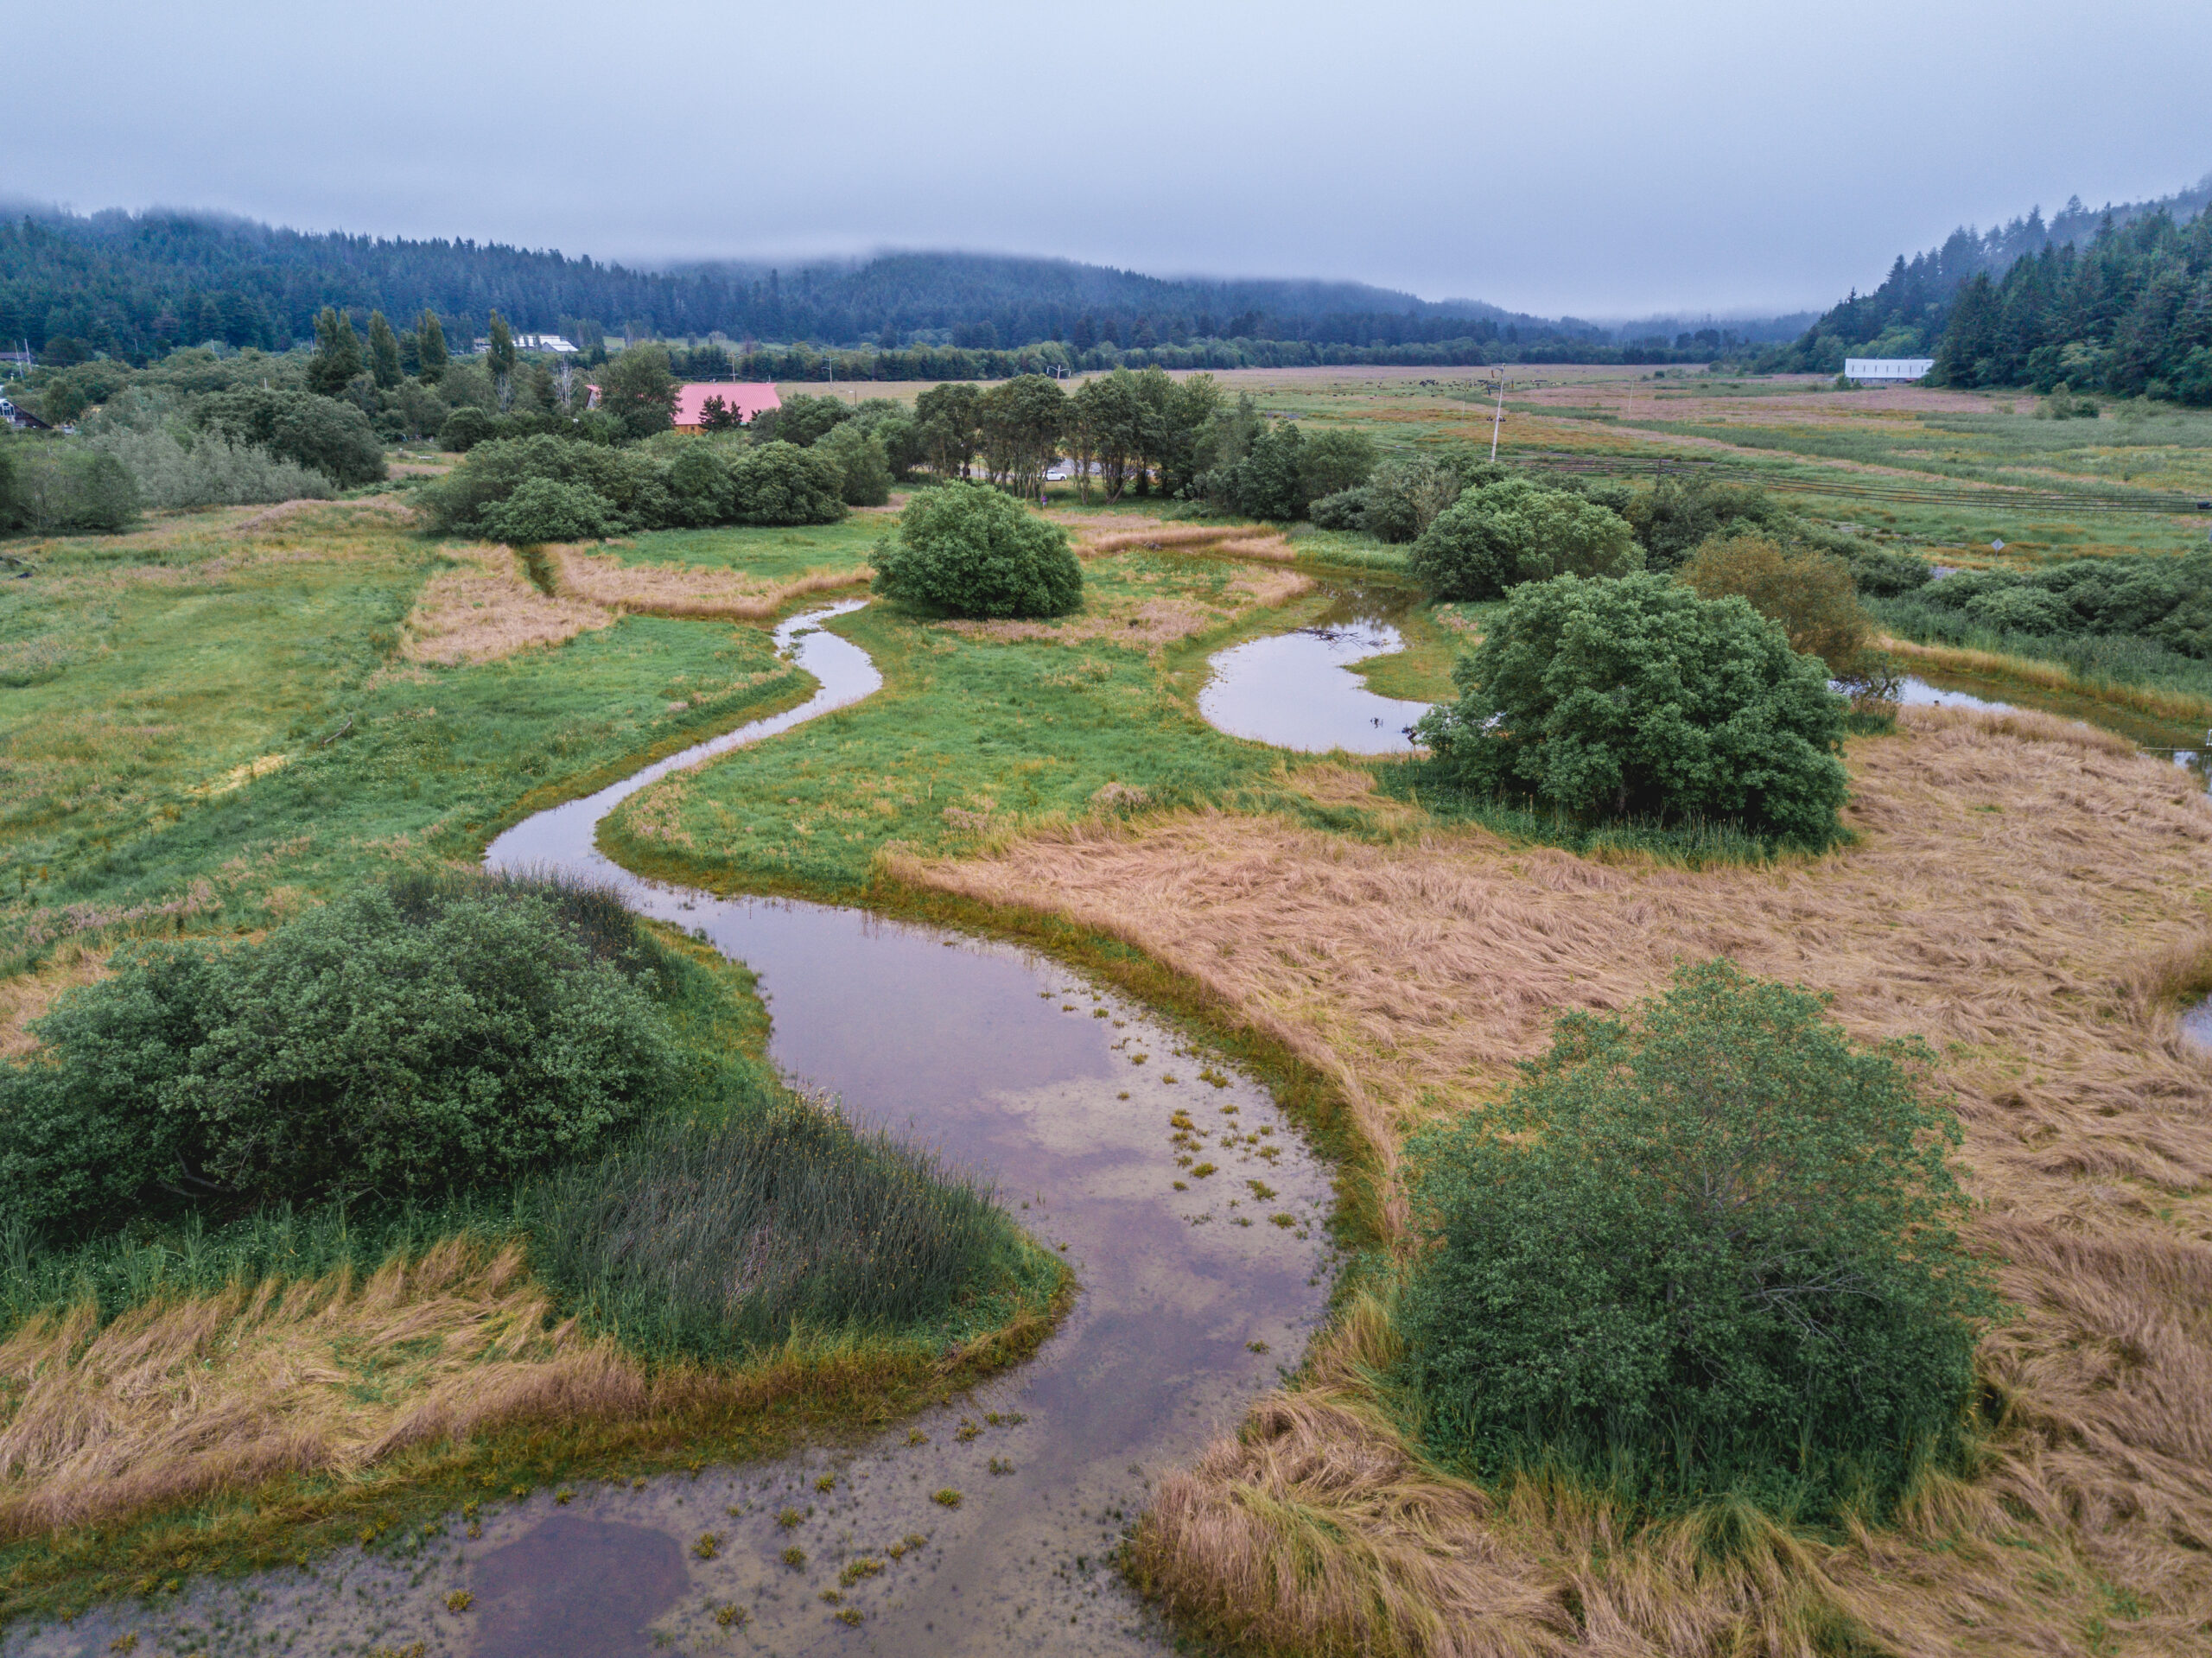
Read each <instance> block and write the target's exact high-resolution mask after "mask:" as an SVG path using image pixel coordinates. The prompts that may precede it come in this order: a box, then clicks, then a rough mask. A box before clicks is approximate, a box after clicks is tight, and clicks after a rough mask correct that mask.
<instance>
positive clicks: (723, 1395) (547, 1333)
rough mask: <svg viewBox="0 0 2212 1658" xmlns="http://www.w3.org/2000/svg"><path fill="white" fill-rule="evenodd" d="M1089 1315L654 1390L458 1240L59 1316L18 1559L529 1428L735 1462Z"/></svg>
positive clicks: (951, 1380) (1023, 1316) (4, 1490)
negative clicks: (698, 1443) (734, 1457)
mask: <svg viewBox="0 0 2212 1658" xmlns="http://www.w3.org/2000/svg"><path fill="white" fill-rule="evenodd" d="M1068 1298H1069V1292H1068V1289H1067V1287H1066V1286H1065V1285H1064V1286H1063V1287H1062V1289H1061V1291H1060V1292H1059V1293H1058V1295H1057V1296H1056V1297H1055V1299H1053V1301H1052V1304H1051V1305H1049V1306H1043V1307H1033V1308H1028V1309H1025V1310H1023V1311H1021V1312H1018V1313H1017V1314H1015V1315H1014V1317H1013V1318H1010V1319H1009V1320H1008V1321H1007V1323H1006V1324H1003V1325H1001V1327H999V1328H998V1329H996V1330H993V1331H986V1332H984V1333H983V1334H982V1335H980V1336H977V1337H975V1338H973V1339H971V1340H969V1341H968V1342H967V1343H965V1344H956V1345H953V1346H950V1347H944V1348H939V1347H938V1346H935V1345H931V1346H929V1347H927V1349H926V1350H925V1348H924V1347H923V1346H922V1345H919V1344H913V1343H906V1344H897V1343H882V1342H875V1343H871V1342H868V1341H864V1340H852V1339H845V1338H839V1339H835V1340H829V1341H822V1340H807V1339H798V1338H795V1339H794V1340H793V1341H792V1342H791V1343H790V1344H786V1345H785V1346H784V1347H783V1348H780V1349H778V1350H773V1351H770V1352H767V1353H765V1354H764V1355H762V1356H760V1358H759V1359H757V1360H755V1361H753V1362H751V1363H746V1364H743V1365H741V1366H736V1367H731V1368H721V1367H708V1366H704V1365H700V1364H696V1363H664V1364H660V1365H657V1366H655V1367H653V1368H652V1369H650V1370H649V1369H646V1368H645V1366H643V1365H641V1364H640V1363H638V1362H637V1361H635V1360H634V1359H632V1358H631V1357H629V1356H627V1355H626V1354H624V1353H623V1352H622V1351H621V1350H620V1348H619V1347H618V1346H617V1344H615V1342H614V1340H613V1337H608V1336H603V1335H601V1336H593V1335H588V1334H587V1333H585V1332H584V1331H582V1329H581V1328H580V1327H579V1326H578V1324H576V1323H575V1321H574V1320H573V1319H563V1318H556V1312H555V1309H554V1307H553V1305H552V1302H551V1300H550V1298H549V1297H548V1296H547V1294H546V1293H545V1291H544V1289H543V1287H542V1286H540V1285H539V1284H538V1283H537V1281H536V1280H533V1279H531V1277H530V1275H529V1273H528V1271H527V1267H526V1263H525V1261H524V1256H523V1253H522V1250H521V1248H519V1246H518V1245H516V1244H512V1243H509V1244H505V1245H493V1244H488V1243H486V1242H481V1241H477V1240H471V1239H467V1238H451V1239H448V1240H446V1241H445V1242H442V1243H440V1244H437V1245H436V1246H435V1247H434V1248H431V1249H430V1250H429V1251H428V1252H427V1253H425V1254H423V1255H420V1256H417V1257H415V1258H413V1259H411V1260H394V1261H390V1262H387V1263H386V1264H385V1266H384V1267H380V1268H379V1269H378V1271H376V1272H375V1273H373V1274H370V1275H369V1276H367V1277H366V1278H365V1279H362V1278H359V1277H357V1276H356V1275H355V1274H353V1272H351V1270H350V1269H348V1270H341V1271H339V1272H336V1273H334V1274H328V1275H327V1276H325V1277H321V1278H316V1279H304V1280H289V1281H287V1280H268V1281H266V1282H264V1283H262V1284H260V1285H258V1286H244V1285H234V1286H232V1287H230V1288H228V1289H226V1290H225V1291H223V1292H221V1293H218V1294H214V1295H208V1296H200V1297H195V1298H192V1299H184V1300H171V1301H168V1302H156V1303H153V1304H149V1305H145V1306H142V1307H139V1308H137V1309H135V1310H133V1311H132V1312H128V1313H125V1314H124V1315H123V1316H122V1317H121V1318H118V1319H116V1320H115V1321H114V1322H113V1323H111V1324H109V1325H107V1326H106V1327H105V1329H98V1328H96V1327H95V1324H94V1320H93V1318H92V1313H91V1312H90V1310H89V1309H86V1308H80V1309H77V1310H75V1311H73V1312H67V1313H63V1314H55V1315H50V1316H46V1317H41V1318H36V1319H34V1320H32V1321H31V1322H30V1323H29V1324H24V1325H22V1326H21V1327H19V1328H18V1329H17V1330H16V1331H14V1332H13V1333H12V1334H11V1335H10V1336H9V1337H8V1338H7V1339H6V1340H5V1341H0V1544H4V1543H7V1542H10V1541H13V1540H19V1539H23V1538H27V1537H34V1536H38V1535H42V1534H51V1533H55V1532H60V1531H63V1530H67V1529H68V1528H73V1527H81V1526H84V1525H86V1524H93V1525H103V1524H108V1523H112V1522H114V1521H120V1520H124V1519H126V1518H130V1517H132V1516H137V1515H144V1514H147V1513H150V1512H155V1511H159V1510H162V1509H175V1508H177V1507H178V1506H179V1505H180V1504H187V1503H194V1502H204V1501H206V1500H207V1499H208V1498H211V1497H219V1496H233V1495H237V1494H239V1493H242V1492H246V1491H250V1490H253V1489H255V1488H256V1487H258V1486H261V1485H263V1484H264V1483H266V1482H268V1481H269V1480H270V1479H271V1478H273V1477H281V1476H284V1475H302V1474H308V1475H314V1474H321V1475H337V1476H340V1477H341V1478H342V1479H343V1480H345V1481H346V1483H348V1484H350V1485H352V1486H353V1487H354V1488H356V1489H361V1488H365V1487H367V1486H370V1485H373V1484H374V1483H377V1482H378V1481H379V1480H386V1479H394V1478H396V1479H399V1480H403V1481H404V1479H405V1478H407V1477H409V1472H410V1470H409V1469H408V1468H407V1467H405V1466H399V1465H397V1464H405V1463H406V1462H407V1461H408V1459H407V1458H403V1457H401V1456H400V1454H399V1453H402V1452H412V1451H419V1450H429V1449H435V1448H438V1447H444V1448H446V1450H447V1452H448V1453H452V1452H455V1451H461V1452H463V1454H465V1447H466V1446H467V1445H468V1444H470V1443H472V1442H477V1441H481V1440H484V1439H486V1438H488V1437H491V1436H496V1435H498V1434H499V1432H501V1431H502V1430H505V1429H509V1428H516V1427H524V1428H528V1427H534V1426H539V1425H557V1426H559V1427H560V1428H561V1429H562V1431H563V1433H564V1434H567V1435H569V1436H571V1437H575V1438H577V1439H579V1441H580V1442H582V1441H584V1440H588V1441H589V1443H591V1444H592V1445H596V1446H597V1447H598V1448H599V1450H600V1451H601V1452H603V1453H606V1454H612V1455H626V1456H629V1457H632V1458H634V1457H635V1456H637V1455H638V1454H639V1453H640V1452H648V1453H651V1452H655V1451H656V1450H657V1452H658V1454H660V1455H665V1454H667V1452H668V1451H669V1450H670V1448H671V1447H672V1446H676V1445H684V1444H687V1443H689V1442H690V1439H692V1438H694V1437H696V1436H697V1435H699V1434H701V1433H702V1432H703V1433H708V1434H710V1435H715V1436H718V1437H719V1439H721V1441H723V1442H724V1443H725V1451H726V1453H728V1452H742V1451H743V1450H744V1449H745V1448H747V1447H752V1448H755V1449H760V1448H770V1447H772V1446H773V1445H775V1444H778V1443H779V1442H780V1440H781V1439H782V1438H783V1437H785V1436H787V1435H788V1434H790V1433H791V1432H794V1431H797V1430H798V1428H801V1427H803V1426H806V1425H808V1424H809V1423H810V1422H812V1421H815V1420H832V1419H835V1418H836V1416H837V1415H838V1414H839V1413H853V1414H854V1415H855V1420H880V1414H881V1413H882V1412H883V1411H885V1410H887V1409H889V1408H895V1407H905V1406H907V1405H911V1404H912V1403H913V1402H916V1400H917V1397H918V1392H919V1390H923V1389H929V1390H931V1396H934V1392H935V1391H936V1390H940V1389H942V1388H944V1386H946V1385H966V1384H967V1383H969V1382H973V1381H975V1380H977V1379H980V1377H981V1376H982V1375H987V1374H988V1373H990V1372H992V1371H994V1370H996V1369H1001V1368H1003V1367H1004V1366H1005V1365H1007V1364H1008V1363H1013V1362H1014V1361H1016V1360H1018V1359H1020V1358H1021V1357H1023V1356H1027V1354H1028V1353H1029V1352H1030V1351H1032V1350H1034V1348H1035V1346H1036V1345H1037V1344H1038V1343H1039V1341H1041V1340H1042V1339H1043V1338H1044V1337H1045V1335H1046V1334H1047V1333H1049V1331H1050V1330H1051V1328H1052V1325H1053V1324H1055V1323H1056V1322H1057V1321H1058V1318H1059V1316H1060V1314H1061V1313H1062V1312H1064V1311H1065V1306H1066V1304H1067V1301H1068ZM417 1460H418V1461H419V1459H417ZM416 1471H420V1470H419V1469H417V1470H416ZM272 1523H278V1524H281V1523H282V1521H281V1519H278V1520H277V1521H273V1522H272ZM65 1564H66V1563H65Z"/></svg>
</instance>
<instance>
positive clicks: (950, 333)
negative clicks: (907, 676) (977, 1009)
mask: <svg viewBox="0 0 2212 1658" xmlns="http://www.w3.org/2000/svg"><path fill="white" fill-rule="evenodd" d="M326 308H335V309H337V310H339V311H340V312H341V313H343V314H347V315H348V316H350V317H351V318H352V320H353V322H354V323H355V325H356V326H357V327H360V326H365V322H366V319H367V317H368V315H369V314H371V313H372V312H375V311H382V312H383V313H384V314H385V315H386V316H389V317H412V316H416V315H417V314H420V313H421V312H423V311H425V310H428V311H430V312H433V313H435V314H436V315H437V316H438V317H439V318H440V320H441V322H442V327H443V328H444V330H445V332H446V334H447V335H448V339H449V340H451V341H452V342H453V343H454V346H456V347H457V348H460V349H466V348H467V345H468V343H469V342H471V341H473V340H475V339H477V338H479V337H480V336H481V334H483V333H484V332H485V331H486V328H487V327H488V322H489V319H490V317H491V316H492V314H493V313H495V312H496V313H498V314H500V315H502V316H505V318H507V319H508V320H509V321H510V323H511V324H512V326H514V327H518V328H520V329H523V330H524V331H527V332H532V333H562V334H567V335H569V338H571V339H572V340H575V343H576V344H577V345H579V346H583V347H585V348H587V349H590V348H592V347H594V346H598V345H600V344H601V342H602V341H605V342H608V343H619V342H622V341H626V340H637V339H644V338H650V339H673V338H681V339H685V340H690V339H693V338H697V337H700V336H703V335H708V334H716V333H720V334H726V335H728V336H729V337H730V338H732V339H733V340H741V341H742V340H778V341H801V340H816V341H835V342H860V341H868V342H872V343H873V346H874V347H875V350H874V351H873V352H870V353H866V354H867V355H868V356H869V357H870V358H871V359H875V358H881V359H887V360H883V361H878V362H876V363H875V364H874V367H873V369H872V370H870V371H867V372H864V373H863V378H880V379H916V378H929V379H948V378H958V379H971V378H1006V377H1007V376H1008V375H1010V374H1011V373H1014V372H1022V371H1021V370H1020V369H1015V368H1009V367H1008V366H1007V364H1006V360H1005V359H1002V358H1000V357H997V356H995V353H1015V352H1018V351H1020V349H1022V348H1023V347H1027V346H1040V345H1043V344H1045V343H1046V342H1058V344H1059V345H1060V346H1063V347H1064V348H1065V351H1066V352H1067V353H1069V354H1070V355H1071V359H1074V360H1075V361H1076V362H1077V365H1078V366H1081V367H1086V368H1105V367H1113V366H1115V365H1117V364H1120V363H1122V362H1123V361H1128V362H1130V364H1131V365H1132V366H1137V367H1142V366H1147V365H1154V364H1157V365H1160V366H1165V367H1178V368H1198V367H1215V368H1230V367H1247V366H1254V367H1275V366H1285V365H1290V364H1294V363H1304V362H1329V363H1364V362H1378V363H1379V362H1392V363H1408V364H1429V363H1442V364H1459V363H1477V362H1491V361H1577V362H1580V361H1592V360H1609V359H1606V358H1605V357H1604V355H1603V353H1607V352H1620V351H1626V352H1630V353H1640V354H1637V355H1631V356H1629V357H1625V358H1624V359H1622V360H1630V361H1671V360H1676V359H1675V358H1674V357H1671V356H1669V355H1666V354H1665V353H1669V352H1672V351H1674V350H1675V347H1674V346H1669V344H1668V343H1667V342H1666V340H1664V339H1647V340H1639V341H1637V342H1636V343H1634V344H1632V345H1627V346H1623V345H1621V344H1619V343H1618V342H1617V341H1616V340H1615V339H1614V336H1613V334H1611V331H1609V330H1607V329H1605V328H1604V327H1600V326H1599V325H1596V324H1592V323H1586V322H1580V321H1575V320H1573V319H1571V318H1567V319H1547V318H1541V317H1535V316H1529V315H1522V314H1512V313H1507V312H1504V311H1501V310H1499V309H1497V308H1495V307H1491V306H1486V305H1481V304H1478V303H1475V302H1469V301H1443V302H1427V301H1423V300H1420V299H1417V298H1415V297H1414V295H1409V294H1402V293H1396V292H1393V291H1390V290H1387V289H1377V288H1370V287H1367V286H1364V285H1363V284H1359V283H1315V282H1274V281H1236V282H1206V281H1175V282H1168V281H1163V280H1161V279H1160V278H1157V277H1152V276H1142V275H1141V274H1138V273H1136V272H1132V271H1123V270H1109V269H1106V268H1104V267H1101V266H1095V265H1083V264H1074V263H1072V262H1071V261H1065V260H1050V259H1012V258H1000V257H984V256H980V255H969V254H893V255H886V256H882V257H878V258H875V259H873V260H869V261H867V262H865V263H863V264H857V265H853V266H840V265H822V266H812V267H807V268H804V269H800V270H794V271H792V272H791V273H789V275H788V276H786V275H785V273H784V272H782V271H780V270H753V269H728V268H722V267H702V268H698V269H694V270H683V271H675V272H645V271H635V270H626V269H625V268H623V267H621V266H620V265H613V264H601V263H600V262H597V261H594V260H593V259H590V258H588V257H587V258H569V257H565V256H563V255H562V254H560V253H558V252H556V251H529V250H524V249H521V248H512V247H505V246H501V245H497V244H486V245H479V244H477V243H474V242H471V241H442V240H433V241H422V242H416V241H408V240H404V239H385V238H371V237H364V236H348V235H344V234H339V233H333V234H327V235H322V234H308V233H304V232H296V231H289V230H280V229H274V228H271V227H270V226H262V225H256V224H251V223H248V222H245V221H243V220H224V219H213V218H207V217H200V216H194V215H190V214H181V213H145V214H142V215H132V214H129V213H99V214H95V215H92V217H90V218H81V217H78V216H74V215H71V214H67V213H58V212H46V213H31V214H26V215H24V216H23V217H22V218H21V219H16V220H14V221H12V222H9V223H5V224H0V342H5V346H6V348H16V342H18V341H20V342H22V344H24V345H27V346H29V348H30V349H31V350H32V351H33V352H34V353H35V354H36V355H37V357H38V359H39V360H40V361H41V362H45V363H50V364H53V365H55V366H67V365H69V364H70V363H73V362H75V361H80V360H84V359H91V358H96V357H103V356H105V357H108V358H119V359H127V360H129V361H130V362H132V363H134V364H141V365H143V363H145V362H147V361H149V360H150V359H156V358H158V357H161V356H162V355H165V354H166V353H168V352H170V351H173V350H176V349H179V348H181V347H185V346H196V345H205V344H207V343H210V342H214V343H219V344H220V345H222V346H227V347H232V348H238V349H245V348H249V347H251V348H253V349H257V350H261V351H283V350H287V349H289V347H291V346H293V345H294V344H295V343H296V342H302V341H305V340H308V339H309V338H310V337H311V336H312V334H313V329H314V325H315V318H316V317H317V316H318V315H319V314H321V312H322V311H323V310H325V309H326ZM1697 349H1698V347H1696V346H1686V347H1684V348H1683V350H1684V351H1685V353H1692V354H1694V352H1695V351H1696V350H1697ZM931 353H958V355H956V356H951V357H944V356H932V355H931ZM1167 353H1186V354H1188V357H1187V360H1185V359H1179V358H1172V357H1170V356H1169V355H1167ZM1516 353H1518V354H1516ZM1592 353H1599V355H1596V356H1593V355H1592ZM1651 353H1661V354H1659V355H1652V354H1651ZM902 356H910V357H914V358H919V359H922V360H908V361H901V360H899V359H901V357H902ZM1683 360H1687V356H1685V357H1684V359H1683ZM757 378H778V379H804V378H811V376H810V375H809V374H807V373H805V372H795V371H793V370H791V369H790V368H788V367H785V366H780V365H779V366H777V367H775V368H774V369H773V370H772V371H771V372H759V373H758V374H757Z"/></svg>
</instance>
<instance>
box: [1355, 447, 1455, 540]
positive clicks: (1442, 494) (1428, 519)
mask: <svg viewBox="0 0 2212 1658" xmlns="http://www.w3.org/2000/svg"><path fill="white" fill-rule="evenodd" d="M1459 489H1460V484H1459V477H1458V476H1457V474H1456V473H1452V472H1451V471H1449V470H1447V469H1446V468H1445V467H1440V466H1438V465H1437V464H1436V462H1435V461H1431V460H1430V459H1429V458H1428V457H1427V456H1426V455H1416V456H1414V458H1413V459H1412V460H1410V461H1384V462H1383V464H1382V465H1381V466H1379V467H1376V469H1375V470H1374V471H1373V472H1372V473H1370V474H1369V476H1368V480H1367V485H1366V496H1367V499H1366V500H1365V502H1364V503H1363V509H1364V511H1365V515H1366V525H1365V528H1366V530H1367V532H1368V534H1370V535H1371V536H1373V537H1375V538H1376V540H1377V541H1386V542H1390V543H1399V542H1408V541H1413V540H1415V539H1417V538H1418V537H1420V536H1421V532H1422V531H1424V530H1427V528H1428V526H1429V525H1430V524H1433V523H1435V522H1436V517H1437V514H1439V513H1440V512H1441V511H1444V509H1445V508H1446V507H1447V506H1450V505H1452V502H1454V501H1456V500H1458V499H1459Z"/></svg>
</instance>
